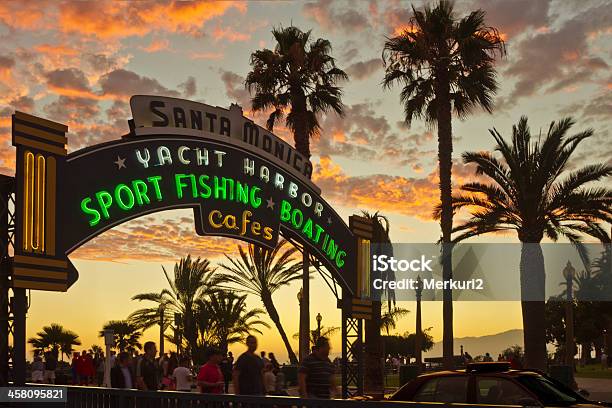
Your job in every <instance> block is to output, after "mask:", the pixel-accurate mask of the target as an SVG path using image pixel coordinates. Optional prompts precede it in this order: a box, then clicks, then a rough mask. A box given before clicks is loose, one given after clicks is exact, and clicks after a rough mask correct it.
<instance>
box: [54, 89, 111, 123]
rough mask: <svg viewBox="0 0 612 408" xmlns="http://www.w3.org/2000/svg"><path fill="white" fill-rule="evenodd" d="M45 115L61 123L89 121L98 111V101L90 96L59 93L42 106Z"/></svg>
mask: <svg viewBox="0 0 612 408" xmlns="http://www.w3.org/2000/svg"><path fill="white" fill-rule="evenodd" d="M43 111H44V112H45V115H46V116H47V117H48V118H49V119H51V120H54V121H57V122H61V123H69V122H83V121H90V120H92V119H94V118H96V116H97V115H98V114H99V113H100V107H99V106H98V101H96V100H95V99H90V98H80V97H74V96H65V95H60V96H59V98H57V99H56V100H55V101H53V102H51V103H49V104H48V105H46V106H45V107H44V108H43Z"/></svg>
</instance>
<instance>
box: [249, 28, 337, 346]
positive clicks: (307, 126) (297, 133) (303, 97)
mask: <svg viewBox="0 0 612 408" xmlns="http://www.w3.org/2000/svg"><path fill="white" fill-rule="evenodd" d="M272 35H273V36H274V39H275V40H276V47H275V48H274V50H270V49H267V48H265V49H263V50H257V51H255V52H253V53H252V54H251V67H252V71H251V72H249V73H248V74H247V77H246V80H245V86H246V88H247V89H248V90H249V93H253V91H254V92H255V96H254V97H253V99H252V100H251V107H252V109H253V111H255V112H257V111H266V110H269V109H272V113H270V115H269V117H268V121H267V122H266V127H267V128H268V130H270V131H272V130H273V129H274V125H275V124H276V123H277V122H279V121H280V120H282V119H283V117H285V124H286V125H287V127H288V128H289V129H290V130H291V131H292V132H293V139H294V141H295V148H296V150H297V151H298V152H300V153H301V154H302V155H303V156H304V157H306V158H310V138H311V137H313V136H315V135H317V134H318V133H319V130H320V125H319V120H318V117H317V115H318V114H320V113H325V112H329V111H334V112H336V113H337V114H339V115H342V114H343V112H344V105H343V104H342V90H341V89H340V87H339V86H337V84H338V83H339V82H340V81H342V80H346V79H348V76H347V75H346V73H345V72H344V71H343V70H341V69H340V68H338V67H336V61H335V59H334V58H333V57H332V56H331V55H330V53H331V50H332V46H331V43H330V42H329V41H328V40H325V39H323V38H319V39H317V40H314V41H311V38H310V35H311V31H306V32H303V31H302V30H300V29H299V28H297V27H293V26H290V27H285V28H283V27H281V28H278V29H274V30H272ZM285 114H286V116H285ZM302 260H303V262H302V266H303V272H302V273H303V275H302V301H301V303H300V331H301V332H302V340H301V341H300V354H303V353H304V352H305V351H306V350H303V348H304V347H305V345H306V342H307V339H306V336H307V334H306V331H308V328H309V327H310V303H309V302H310V263H309V254H308V251H307V250H306V249H305V248H304V251H303V252H302Z"/></svg>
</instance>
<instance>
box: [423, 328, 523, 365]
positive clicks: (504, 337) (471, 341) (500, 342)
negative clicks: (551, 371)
mask: <svg viewBox="0 0 612 408" xmlns="http://www.w3.org/2000/svg"><path fill="white" fill-rule="evenodd" d="M515 344H518V345H519V346H521V347H523V330H522V329H513V330H508V331H505V332H502V333H497V334H491V335H488V336H481V337H460V338H455V342H454V347H455V355H459V353H460V352H461V346H462V345H463V351H467V352H468V353H470V355H471V356H472V357H476V356H478V355H484V354H485V353H489V354H490V355H491V357H493V359H494V360H496V359H497V355H498V354H499V353H501V352H502V350H504V349H507V348H508V347H511V346H514V345H515ZM441 356H442V342H441V341H440V342H437V343H435V344H434V346H433V348H432V349H431V350H429V351H428V352H427V353H425V354H424V357H441Z"/></svg>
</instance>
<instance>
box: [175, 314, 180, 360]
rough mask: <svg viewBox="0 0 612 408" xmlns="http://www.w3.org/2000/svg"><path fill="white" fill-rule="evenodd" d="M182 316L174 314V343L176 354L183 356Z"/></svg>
mask: <svg viewBox="0 0 612 408" xmlns="http://www.w3.org/2000/svg"><path fill="white" fill-rule="evenodd" d="M180 326H181V314H180V313H176V312H175V313H174V342H175V343H176V354H177V355H178V356H180V355H181V331H180Z"/></svg>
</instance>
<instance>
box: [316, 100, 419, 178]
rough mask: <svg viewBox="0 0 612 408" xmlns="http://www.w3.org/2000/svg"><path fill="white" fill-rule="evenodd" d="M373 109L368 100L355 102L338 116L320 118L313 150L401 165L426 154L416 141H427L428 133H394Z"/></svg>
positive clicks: (373, 106)
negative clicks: (319, 130)
mask: <svg viewBox="0 0 612 408" xmlns="http://www.w3.org/2000/svg"><path fill="white" fill-rule="evenodd" d="M376 108H377V107H376V105H374V104H372V103H358V104H354V105H348V106H346V107H345V114H344V116H342V117H339V116H337V115H334V114H329V115H327V116H325V117H324V118H323V119H322V120H321V128H322V131H321V135H320V137H319V138H318V139H317V140H316V141H315V143H314V149H313V150H314V151H315V152H316V153H318V154H320V155H323V156H330V155H338V156H344V157H348V158H351V159H357V160H368V161H369V160H374V161H379V160H383V161H384V162H385V163H389V164H390V163H393V164H399V165H402V166H404V165H414V164H417V163H418V162H419V161H420V160H421V159H422V158H423V157H424V155H425V154H427V153H428V152H427V151H426V150H422V149H421V147H420V146H421V144H420V142H419V143H417V141H419V140H420V139H421V138H426V139H427V140H430V138H431V134H430V133H425V134H422V135H419V134H414V133H413V134H408V132H401V134H400V133H397V132H395V131H394V130H393V128H392V126H391V124H389V122H388V120H387V118H386V117H385V116H384V115H381V114H380V113H378V112H377V110H376Z"/></svg>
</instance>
